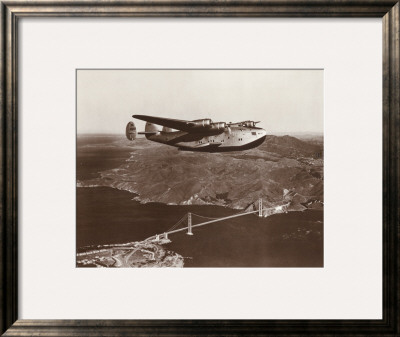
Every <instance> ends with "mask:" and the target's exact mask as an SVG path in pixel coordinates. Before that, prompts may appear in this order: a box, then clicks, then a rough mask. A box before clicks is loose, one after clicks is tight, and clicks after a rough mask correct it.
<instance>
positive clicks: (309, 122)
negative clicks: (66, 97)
mask: <svg viewBox="0 0 400 337" xmlns="http://www.w3.org/2000/svg"><path fill="white" fill-rule="evenodd" d="M323 93H324V89H323V70H97V69H96V70H77V132H78V134H83V133H109V134H124V133H125V127H126V124H127V123H128V122H129V121H133V122H134V123H135V125H136V127H137V130H138V131H144V125H145V122H143V121H140V120H137V119H133V118H132V115H134V114H141V115H150V116H157V117H167V118H174V119H184V120H194V119H202V118H211V119H212V120H213V121H214V122H240V121H244V120H253V121H260V123H259V124H258V126H260V127H262V128H264V129H265V130H267V132H268V133H271V134H274V133H288V134H290V133H303V132H304V133H323V104H324V103H323Z"/></svg>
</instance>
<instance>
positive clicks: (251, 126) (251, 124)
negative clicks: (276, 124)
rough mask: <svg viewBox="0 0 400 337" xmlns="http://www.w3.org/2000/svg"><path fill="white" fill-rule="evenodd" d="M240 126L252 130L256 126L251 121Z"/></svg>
mask: <svg viewBox="0 0 400 337" xmlns="http://www.w3.org/2000/svg"><path fill="white" fill-rule="evenodd" d="M242 125H243V126H245V127H247V128H254V127H255V126H256V123H255V122H253V121H245V122H242Z"/></svg>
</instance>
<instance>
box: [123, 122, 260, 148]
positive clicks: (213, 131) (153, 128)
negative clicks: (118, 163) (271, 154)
mask: <svg viewBox="0 0 400 337" xmlns="http://www.w3.org/2000/svg"><path fill="white" fill-rule="evenodd" d="M132 117H133V118H136V119H140V120H142V121H145V122H146V126H145V131H144V132H139V133H138V134H139V135H145V137H146V138H147V139H148V140H151V141H153V142H157V143H162V144H166V145H171V146H175V147H177V148H178V149H179V150H181V151H199V152H229V151H242V150H248V149H252V148H254V147H257V146H259V145H261V144H262V143H263V142H264V140H265V138H266V136H267V132H266V131H265V130H264V129H262V128H259V127H256V124H257V123H259V122H254V121H244V122H238V123H225V122H217V123H213V121H212V120H211V119H209V118H204V119H196V120H193V121H187V120H179V119H171V118H163V117H153V116H145V115H133V116H132ZM156 124H157V125H161V126H163V128H162V129H161V130H160V129H159V128H158V127H157V125H156ZM126 137H127V138H128V139H129V140H131V141H133V140H135V139H136V126H135V124H134V123H133V122H129V123H128V125H127V126H126Z"/></svg>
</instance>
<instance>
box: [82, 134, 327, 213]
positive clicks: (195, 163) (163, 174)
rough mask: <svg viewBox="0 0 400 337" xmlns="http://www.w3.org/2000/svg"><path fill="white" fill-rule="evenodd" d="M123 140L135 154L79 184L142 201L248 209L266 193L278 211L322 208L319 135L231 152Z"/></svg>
mask: <svg viewBox="0 0 400 337" xmlns="http://www.w3.org/2000/svg"><path fill="white" fill-rule="evenodd" d="M118 142H120V146H124V147H126V146H127V145H129V146H131V149H132V150H131V155H130V158H129V159H128V160H127V161H126V162H125V163H124V164H123V165H121V166H120V167H118V168H115V169H110V170H106V171H103V172H100V173H99V177H97V178H95V179H88V180H79V181H78V182H77V185H78V186H79V187H92V186H106V187H113V188H117V189H120V190H126V191H129V192H132V193H135V198H136V199H137V200H138V201H140V202H142V203H147V202H161V203H165V204H173V205H203V204H212V205H220V206H226V207H230V208H235V209H245V208H248V207H252V205H253V203H254V202H255V201H256V200H258V198H262V199H263V205H264V206H265V207H267V208H268V207H269V208H271V209H275V210H276V212H286V211H299V210H304V209H307V208H322V207H323V140H322V139H319V138H315V137H314V138H310V139H307V138H304V139H298V138H295V137H291V136H273V135H270V136H267V138H266V140H265V142H264V143H263V144H262V145H261V146H259V147H257V148H255V149H251V150H248V151H243V152H231V153H198V152H181V151H178V150H177V149H176V148H174V147H170V146H166V145H160V144H157V143H153V142H150V141H147V140H146V139H137V140H135V141H134V142H129V141H128V140H122V139H121V140H119V141H118ZM272 213H274V211H272ZM265 215H269V214H265Z"/></svg>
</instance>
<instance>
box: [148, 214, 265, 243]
mask: <svg viewBox="0 0 400 337" xmlns="http://www.w3.org/2000/svg"><path fill="white" fill-rule="evenodd" d="M258 212H259V210H256V211H250V212H245V213H238V214H234V215H230V216H226V217H223V218H218V219H214V220H210V221H206V222H202V223H199V224H196V225H191V226H190V227H191V228H195V227H200V226H204V225H208V224H210V223H213V222H218V221H223V220H227V219H232V218H237V217H239V216H243V215H247V214H253V213H258ZM188 228H189V226H187V227H184V228H179V229H174V230H172V231H169V232H164V233H162V234H158V235H153V236H150V237H149V238H147V239H145V240H144V241H147V240H155V239H156V238H157V236H158V237H160V236H164V234H167V235H169V234H174V233H178V232H183V231H185V230H187V229H188Z"/></svg>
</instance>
